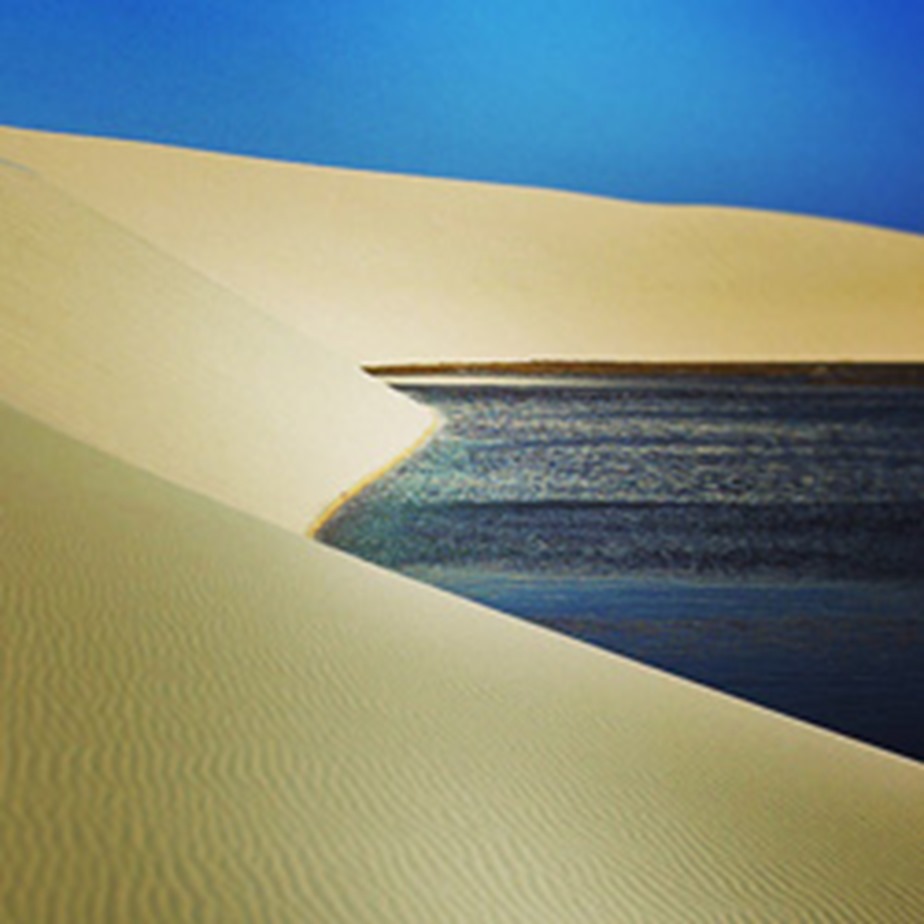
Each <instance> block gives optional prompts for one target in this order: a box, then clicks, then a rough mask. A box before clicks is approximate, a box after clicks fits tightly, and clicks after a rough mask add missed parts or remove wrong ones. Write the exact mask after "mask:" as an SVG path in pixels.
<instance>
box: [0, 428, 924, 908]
mask: <svg viewBox="0 0 924 924" xmlns="http://www.w3.org/2000/svg"><path fill="white" fill-rule="evenodd" d="M2 426H3V431H4V440H3V444H2V445H3V450H2V456H0V476H2V479H3V483H4V485H6V486H8V487H10V488H12V490H11V493H10V497H9V500H8V503H7V511H6V517H7V521H6V529H5V531H4V534H3V536H4V538H3V549H2V554H0V567H2V570H3V588H4V596H5V600H4V604H3V612H4V614H5V615H4V622H5V628H4V634H5V640H4V649H5V652H6V653H7V656H8V659H7V664H6V666H5V668H4V671H3V674H2V684H3V689H2V702H3V703H4V729H5V746H4V760H5V761H6V762H7V769H6V784H5V792H4V795H5V799H6V804H7V809H8V810H7V819H6V821H5V823H4V825H3V827H2V833H0V838H2V849H3V856H4V879H5V883H6V887H7V889H8V894H7V897H6V905H5V908H6V909H7V911H6V913H7V915H8V917H7V918H6V920H9V921H21V922H29V924H39V922H51V921H61V922H64V921H67V922H72V921H102V920H109V921H126V922H129V921H130V922H133V924H134V922H142V921H165V922H166V921H170V922H180V921H191V922H192V921H195V922H199V924H201V922H209V921H215V922H222V924H228V922H236V921H240V922H245V921H246V922H250V924H253V922H260V921H272V922H283V921H285V922H288V921H291V922H299V924H304V922H305V921H324V922H327V921H342V922H349V924H356V922H362V921H368V922H371V924H381V922H383V921H394V922H402V924H407V922H415V921H420V922H426V924H432V922H434V921H440V922H444V921H445V922H450V921H459V922H479V924H480V922H484V921H504V922H512V921H518V922H524V924H525V922H529V924H536V922H541V921H548V922H555V924H562V922H571V921H573V922H579V921H580V922H585V921H635V920H637V921H659V922H660V921H665V922H667V921H683V922H689V921H709V922H712V921H717V920H742V921H744V920H747V921H768V922H778V921H784V920H787V921H797V920H819V921H851V922H853V921H912V920H916V919H917V918H918V917H919V916H920V914H921V913H922V911H924V853H922V847H921V841H920V831H921V830H922V826H924V770H922V768H921V766H920V765H917V764H913V763H912V762H910V761H904V760H901V759H898V758H891V757H888V756H886V755H883V754H881V753H879V752H876V751H874V750H872V749H869V748H865V747H861V746H858V745H854V744H851V743H850V742H847V741H846V740H842V739H839V738H836V737H834V736H832V735H828V734H823V733H820V732H817V731H814V730H812V729H810V728H808V727H806V726H801V725H798V724H796V723H794V722H790V721H787V720H783V719H780V718H777V717H775V716H772V715H770V714H768V713H764V712H761V711H760V710H757V709H755V708H752V707H749V706H746V705H744V704H741V703H738V702H736V701H734V700H731V699H727V698H724V697H721V696H718V695H714V694H710V693H707V692H705V691H702V690H700V689H698V688H695V687H692V686H690V685H687V684H685V683H682V682H680V681H675V680H673V679H671V678H668V677H665V676H663V675H660V674H658V673H656V672H654V671H650V670H647V669H645V668H642V667H639V666H637V665H634V664H632V663H630V662H626V661H623V660H621V659H618V658H615V657H613V656H610V655H607V654H605V653H602V652H598V651H596V650H593V649H590V648H587V647H584V646H582V645H580V644H577V643H574V642H570V641H567V640H564V639H562V638H559V637H557V636H554V635H552V634H550V633H547V632H545V631H543V630H541V629H538V628H535V627H533V626H530V625H528V624H526V623H521V622H517V621H515V620H513V619H509V618H506V617H503V616H501V615H499V614H496V613H494V612H491V611H488V610H485V609H481V608H479V607H476V606H475V605H473V604H469V603H466V602H463V601H460V600H457V599H455V598H451V597H448V596H446V595H444V594H441V593H439V592H437V591H434V590H431V589H428V588H422V587H420V586H418V585H415V584H412V583H410V582H408V581H406V580H403V579H400V578H398V577H396V576H394V575H391V574H387V573H385V572H381V571H377V570H374V569H372V568H371V567H369V566H365V565H361V564H358V563H356V562H355V561H352V560H349V559H347V558H345V557H342V556H340V555H338V554H337V553H335V552H332V551H330V550H327V549H325V548H323V547H320V546H317V545H316V544H314V543H309V542H306V541H305V540H303V539H300V538H299V537H297V536H294V535H292V534H290V533H287V532H285V531H283V530H280V529H278V528H275V527H272V526H270V525H267V524H264V523H262V522H260V521H257V520H255V519H252V518H249V517H247V516H245V515H243V514H239V513H235V512H232V511H230V510H228V509H227V508H224V507H222V506H220V505H218V504H216V503H214V502H212V501H210V500H207V499H205V498H202V497H200V496H197V495H194V494H191V493H189V492H186V491H183V490H181V489H179V488H176V487H173V486H171V485H169V484H167V483H164V482H163V481H160V480H158V479H156V478H154V477H153V476H150V475H147V474H145V473H142V472H140V471H138V470H137V469H134V468H131V467H129V466H126V465H124V464H122V463H119V462H117V461H115V460H113V459H111V458H108V457H106V456H103V455H101V454H100V453H98V452H96V451H94V450H91V449H88V448H86V447H83V446H81V445H78V444H77V443H75V442H73V441H71V440H70V439H68V438H66V437H63V436H61V435H59V434H56V433H54V432H52V431H50V430H48V429H47V428H45V427H43V426H41V425H39V424H37V423H35V422H34V421H31V420H29V419H27V418H25V417H22V416H21V415H18V414H16V413H14V412H12V411H9V410H5V411H4V412H3V420H2Z"/></svg>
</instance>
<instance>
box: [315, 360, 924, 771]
mask: <svg viewBox="0 0 924 924" xmlns="http://www.w3.org/2000/svg"><path fill="white" fill-rule="evenodd" d="M405 390H406V391H407V392H408V393H409V394H410V395H411V396H412V397H414V398H416V399H417V400H420V401H423V402H425V403H427V404H429V405H431V406H432V407H435V408H436V409H438V410H439V411H440V412H441V414H442V415H443V417H444V418H445V422H446V423H445V426H444V427H443V429H442V430H441V431H440V433H439V434H438V435H437V436H436V437H435V438H434V439H433V440H432V441H431V442H430V443H429V444H428V445H427V446H426V447H425V448H424V449H423V450H421V451H420V452H419V453H418V454H416V455H415V456H414V457H412V458H411V459H409V460H407V461H406V462H405V463H404V464H402V465H401V466H400V467H399V468H396V469H395V470H393V471H392V472H390V473H389V474H388V475H387V476H385V477H384V478H382V479H381V480H379V481H378V482H376V483H375V484H373V485H372V486H371V487H370V488H368V489H367V490H366V491H365V492H363V493H362V494H361V495H360V496H359V497H358V498H356V499H354V500H353V501H352V502H351V503H349V504H347V505H346V506H345V507H344V508H342V509H341V510H340V511H339V512H338V514H337V515H336V516H335V517H334V518H333V519H332V520H331V521H329V522H328V524H326V526H325V528H324V530H323V531H322V534H321V538H322V539H323V541H326V542H328V543H330V544H332V545H335V546H338V547H340V548H343V549H346V550H348V551H351V552H353V553H355V554H357V555H359V556H361V557H363V558H366V559H369V560H371V561H375V562H377V563H380V564H382V565H385V566H387V567H390V568H393V569H396V570H399V571H401V572H404V573H406V574H409V575H411V576H414V577H417V578H419V579H422V580H425V581H428V582H430V583H433V584H436V585H438V586H440V587H444V588H447V589H449V590H452V591H454V592H457V593H461V594H463V595H465V596H469V597H471V598H473V599H476V600H480V601H483V602H486V603H488V604H490V605H492V606H496V607H498V608H500V609H503V610H506V611H508V612H510V613H513V614H516V615H519V616H522V617H525V618H528V619H531V620H533V621H536V622H539V623H542V624H544V625H546V626H549V627H551V628H553V629H556V630H559V631H562V632H565V633H568V634H570V635H573V636H575V637H578V638H581V639H584V640H586V641H589V642H592V643H594V644H597V645H600V646H602V647H604V648H607V649H609V650H612V651H615V652H619V653H621V654H626V655H629V656H631V657H634V658H637V659H639V660H642V661H645V662H647V663H649V664H653V665H656V666H658V667H662V668H665V669H667V670H670V671H672V672H674V673H677V674H680V675H683V676H685V677H689V678H691V679H694V680H697V681H700V682H703V683H706V684H708V685H710V686H713V687H716V688H718V689H722V690H724V691H726V692H730V693H733V694H736V695H739V696H743V697H745V698H747V699H750V700H752V701H754V702H757V703H760V704H762V705H766V706H769V707H771V708H774V709H778V710H780V711H783V712H786V713H788V714H790V715H793V716H796V717H800V718H803V719H807V720H809V721H812V722H814V723H816V724H820V725H823V726H825V727H828V728H831V729H834V730H837V731H840V732H843V733H845V734H849V735H851V736H853V737H856V738H860V739H862V740H865V741H868V742H871V743H874V744H877V745H880V746H882V747H886V748H889V749H892V750H894V751H896V752H899V753H902V754H905V755H908V756H913V757H916V758H917V759H919V760H924V727H922V725H924V723H922V720H921V710H920V704H921V703H922V702H924V677H922V671H921V667H920V666H921V664H924V567H922V566H924V389H915V388H895V387H859V386H851V387H819V386H818V385H813V384H811V383H809V382H799V381H779V380H770V379H750V378H748V379H741V380H729V379H727V378H723V379H710V378H708V377H704V378H701V379H691V378H686V379H677V378H670V377H638V378H632V379H627V378H613V379H600V378H595V379H587V380H565V381H563V380H553V379H545V380H543V379H533V380H529V379H523V378H519V379H516V380H510V381H506V382H505V381H504V380H503V379H492V380H481V381H479V380H477V379H474V380H472V379H469V380H465V381H453V380H452V379H451V378H448V379H443V380H440V379H433V380H429V381H427V382H418V383H416V384H415V385H414V386H413V387H409V388H406V389H405Z"/></svg>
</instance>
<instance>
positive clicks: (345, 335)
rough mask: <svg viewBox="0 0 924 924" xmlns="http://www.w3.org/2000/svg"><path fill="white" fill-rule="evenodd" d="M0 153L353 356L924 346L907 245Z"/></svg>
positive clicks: (131, 153)
mask: <svg viewBox="0 0 924 924" xmlns="http://www.w3.org/2000/svg"><path fill="white" fill-rule="evenodd" d="M0 156H3V157H6V158H8V159H12V160H18V161H20V162H22V163H24V164H28V165H30V166H32V167H34V168H35V169H37V170H39V171H41V172H42V173H43V174H44V175H46V176H47V177H48V178H49V179H50V180H52V181H53V182H55V183H57V184H59V185H60V186H61V187H62V188H65V189H70V190H73V191H75V192H77V194H78V195H80V197H81V198H84V199H86V201H88V202H91V203H93V204H94V205H95V206H96V207H97V208H99V209H100V210H101V211H103V212H105V213H107V214H109V215H110V216H111V217H112V218H114V219H115V220H117V221H119V222H120V223H123V224H125V225H126V226H128V227H132V228H134V229H135V230H137V231H138V232H139V233H141V234H143V235H144V236H145V237H147V238H149V239H151V240H152V241H156V242H158V244H159V245H160V246H162V247H164V248H165V249H168V250H170V251H171V252H173V253H175V254H177V255H178V256H179V257H181V258H182V259H183V260H185V261H187V262H189V263H190V264H191V265H193V266H195V267H197V268H198V269H199V270H201V271H202V272H204V273H206V274H207V275H210V276H213V277H214V278H217V279H221V280H222V281H224V282H225V283H227V284H228V285H230V286H231V287H232V288H233V289H234V290H235V291H237V292H239V293H241V294H242V295H244V296H245V297H247V298H248V299H249V300H251V301H252V302H254V303H255V304H259V305H261V306H262V307H263V308H265V309H266V310H267V311H269V312H271V313H273V314H275V315H276V316H277V317H281V318H284V319H286V320H287V321H289V322H291V323H293V324H294V325H296V326H299V327H301V329H303V330H306V331H307V332H308V333H309V334H310V335H311V336H313V337H317V338H318V339H319V340H320V341H321V342H323V343H325V344H327V345H329V346H330V347H332V348H335V349H337V351H338V352H342V353H344V354H346V355H350V356H352V357H354V358H356V359H358V360H363V361H369V360H379V361H384V360H409V359H417V360H426V359H431V360H432V359H447V358H528V357H531V356H565V357H598V358H606V359H630V360H640V359H649V360H651V359H675V360H680V359H686V360H694V359H700V360H721V359H739V360H759V359H773V360H800V359H801V360H810V361H811V360H815V359H828V360H837V359H841V360H843V359H854V360H899V359H904V360H919V359H921V357H922V356H924V318H922V313H921V305H922V304H924V237H921V236H917V235H911V234H901V233H896V232H889V231H884V230H879V229H874V228H869V227H863V226H859V225H851V224H846V223H839V222H834V221H825V220H819V219H813V218H803V217H796V216H790V215H781V214H773V213H760V212H753V211H745V210H733V209H718V208H700V207H688V206H684V207H668V206H653V205H640V204H632V203H627V202H618V201H608V200H602V199H595V198H592V197H588V196H577V195H567V194H561V193H555V192H549V191H539V190H530V189H512V188H503V187H495V186H489V185H484V184H475V183H459V182H448V181H442V180H427V179H419V178H412V177H399V176H387V175H382V174H371V173H361V172H355V171H353V172H351V171H344V170H336V169H322V168H314V167H307V166H302V165H291V164H280V163H273V162H267V161H258V160H253V159H246V158H240V157H230V156H221V155H214V154H205V153H202V152H195V151H188V150H180V149H171V148H166V147H158V146H153V145H144V144H137V143H125V142H118V141H111V140H101V139H90V138H74V137H67V136H57V135H46V134H42V133H37V132H24V131H17V130H13V129H6V130H0ZM332 305H336V306H337V309H336V310H335V311H334V310H331V306H332Z"/></svg>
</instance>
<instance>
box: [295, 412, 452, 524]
mask: <svg viewBox="0 0 924 924" xmlns="http://www.w3.org/2000/svg"><path fill="white" fill-rule="evenodd" d="M442 426H443V421H442V419H441V418H440V415H439V414H437V413H436V412H433V414H432V419H431V421H430V423H429V424H428V425H427V427H426V429H425V430H424V431H423V432H422V433H421V434H420V436H418V437H417V439H416V440H414V442H413V443H411V444H410V445H409V446H408V447H407V448H406V449H403V450H402V451H401V452H399V453H398V454H397V455H396V456H395V457H394V458H392V459H390V460H389V461H387V462H385V463H384V464H383V465H381V466H379V467H378V468H377V469H375V470H374V471H372V472H370V473H369V474H368V475H364V476H363V477H362V478H360V479H359V480H358V481H357V482H356V483H355V484H353V485H352V486H350V487H347V488H344V489H343V490H342V491H341V492H340V494H339V495H338V496H337V497H335V498H334V500H332V501H331V502H330V503H329V504H328V505H327V507H325V508H324V510H322V511H321V513H320V515H319V516H318V517H317V519H316V520H314V522H313V523H312V524H311V525H310V526H309V527H308V530H307V533H306V535H307V536H308V538H309V539H313V538H315V537H316V536H317V534H318V533H319V532H320V531H321V530H322V529H323V528H324V524H325V523H327V522H328V521H329V520H330V519H331V518H332V517H334V516H336V514H337V511H338V510H340V508H341V507H343V505H344V504H347V503H349V502H350V501H351V500H353V498H354V497H357V496H358V495H359V494H361V493H362V492H363V491H365V490H366V488H368V487H369V486H370V485H372V484H374V483H375V482H376V481H378V480H379V479H380V478H382V477H383V476H385V475H387V474H388V472H390V471H391V470H392V469H394V468H396V467H397V466H399V465H400V464H401V463H402V462H404V461H406V460H407V459H409V458H410V457H411V456H412V455H414V453H416V452H417V451H418V450H420V449H423V447H424V446H426V445H427V443H429V442H430V440H431V439H432V438H433V437H434V436H435V435H436V434H437V432H438V431H439V429H440V427H442Z"/></svg>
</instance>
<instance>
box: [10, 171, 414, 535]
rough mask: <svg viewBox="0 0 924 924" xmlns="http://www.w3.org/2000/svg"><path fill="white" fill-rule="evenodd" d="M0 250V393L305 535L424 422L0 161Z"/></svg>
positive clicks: (312, 348)
mask: <svg viewBox="0 0 924 924" xmlns="http://www.w3.org/2000/svg"><path fill="white" fill-rule="evenodd" d="M0 248H2V249H0V268H2V277H0V309H2V314H0V395H3V396H4V397H5V399H6V400H7V401H9V402H10V403H12V404H14V405H16V406H18V407H20V408H22V409H23V410H25V411H28V412H29V413H31V414H33V415H34V416H36V417H38V418H39V419H41V420H44V421H46V422H48V423H50V424H53V425H55V426H57V427H59V428H61V429H63V430H65V431H67V432H68V433H71V434H72V435H74V436H77V437H79V438H81V439H83V440H85V441H86V442H88V443H90V444H92V445H94V446H98V447H99V448H101V449H105V450H106V451H108V452H111V453H113V454H114V455H117V456H119V457H120V458H123V459H125V460H127V461H130V462H133V463H135V464H138V465H141V466H143V467H144V468H147V469H150V470H151V471H154V472H156V473H158V474H161V475H164V476H165V477H168V478H170V479H171V480H173V481H176V482H177V483H179V484H183V485H186V486H188V487H191V488H195V489H196V490H199V491H202V492H204V493H206V494H209V495H210V496H212V497H215V498H217V499H219V500H221V501H223V502H225V503H228V504H230V505H232V506H234V507H237V508H240V509H243V510H247V511H249V512H251V513H254V514H256V515H258V516H261V517H263V518H265V519H268V520H270V521H272V522H274V523H278V524H281V525H284V526H287V527H290V528H293V529H299V528H301V529H304V528H306V527H307V526H308V524H309V523H310V522H311V520H312V519H313V518H314V517H315V516H316V515H317V514H318V513H319V512H320V511H321V509H323V507H324V506H325V505H326V504H327V502H328V501H330V499H331V497H333V496H335V495H336V493H337V492H338V491H339V490H340V489H341V488H343V487H344V486H348V485H349V484H350V483H351V482H352V481H355V480H356V479H358V478H359V477H360V476H362V475H363V474H365V473H366V472H368V471H371V470H374V469H375V468H377V467H378V466H380V465H381V464H383V463H384V462H385V461H386V460H387V459H388V458H389V457H390V456H393V455H395V454H397V453H399V452H400V451H401V450H402V449H403V448H404V447H405V446H406V445H407V444H408V443H409V442H411V441H412V440H413V439H414V437H415V436H416V435H417V433H419V432H420V431H421V430H423V429H424V428H425V427H426V426H427V424H428V422H429V416H428V415H427V414H425V413H424V412H423V411H422V410H421V409H420V408H419V407H417V406H415V405H412V404H411V403H410V402H408V401H404V400H401V401H398V400H395V397H394V396H393V395H392V394H389V393H388V391H387V390H386V389H385V388H384V387H382V386H381V385H380V384H379V383H376V382H373V381H371V380H369V379H368V378H367V377H365V376H363V375H362V374H361V373H359V372H358V371H356V370H353V369H351V368H350V367H349V365H348V364H347V363H346V362H344V361H343V360H341V359H339V358H338V357H334V356H331V355H330V354H329V353H327V351H325V350H322V349H321V348H320V347H318V346H317V345H315V344H314V343H312V342H310V341H309V340H307V339H306V338H305V337H304V336H303V335H301V334H298V333H297V332H295V331H293V330H292V329H291V328H288V327H286V326H284V325H283V324H281V323H280V322H278V321H276V320H275V319H273V318H270V317H268V316H266V315H264V314H262V313H261V312H259V311H257V310H255V309H254V308H252V307H251V306H250V305H248V304H247V303H246V302H244V301H242V300H241V299H239V298H237V297H236V296H234V295H232V294H231V293H230V292H229V291H227V290H226V289H224V288H222V287H221V286H219V285H216V284H215V283H213V282H210V281H209V280H207V279H205V278H203V277H202V276H200V275H199V274H197V273H195V272H194V271H192V270H190V269H187V268H186V267H185V266H183V265H182V264H180V263H179V262H177V261H176V260H174V259H173V258H172V257H169V256H167V255H165V254H163V253H161V252H160V251H158V250H157V249H156V248H154V247H153V246H151V245H149V244H148V243H146V242H145V241H143V240H141V239H139V238H137V237H135V236H133V235H132V234H130V233H128V232H126V231H124V230H123V229H121V228H119V227H118V226H117V225H115V224H114V223H112V222H111V221H109V220H108V219H105V218H103V217H102V216H100V215H98V214H97V213H95V212H94V211H92V210H91V209H89V208H87V207H86V206H84V205H82V204H81V203H79V202H77V201H75V200H74V199H72V198H70V197H68V196H65V195H64V194H62V193H60V192H59V191H58V190H56V189H54V188H53V187H51V186H49V185H48V184H47V183H45V182H43V181H42V180H41V179H40V178H38V177H35V176H31V175H29V174H28V173H25V172H23V171H19V170H14V169H10V168H4V167H2V166H0ZM345 408H348V409H349V410H348V411H347V412H346V413H344V409H345ZM322 445H323V451H319V450H320V447H321V446H322Z"/></svg>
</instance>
